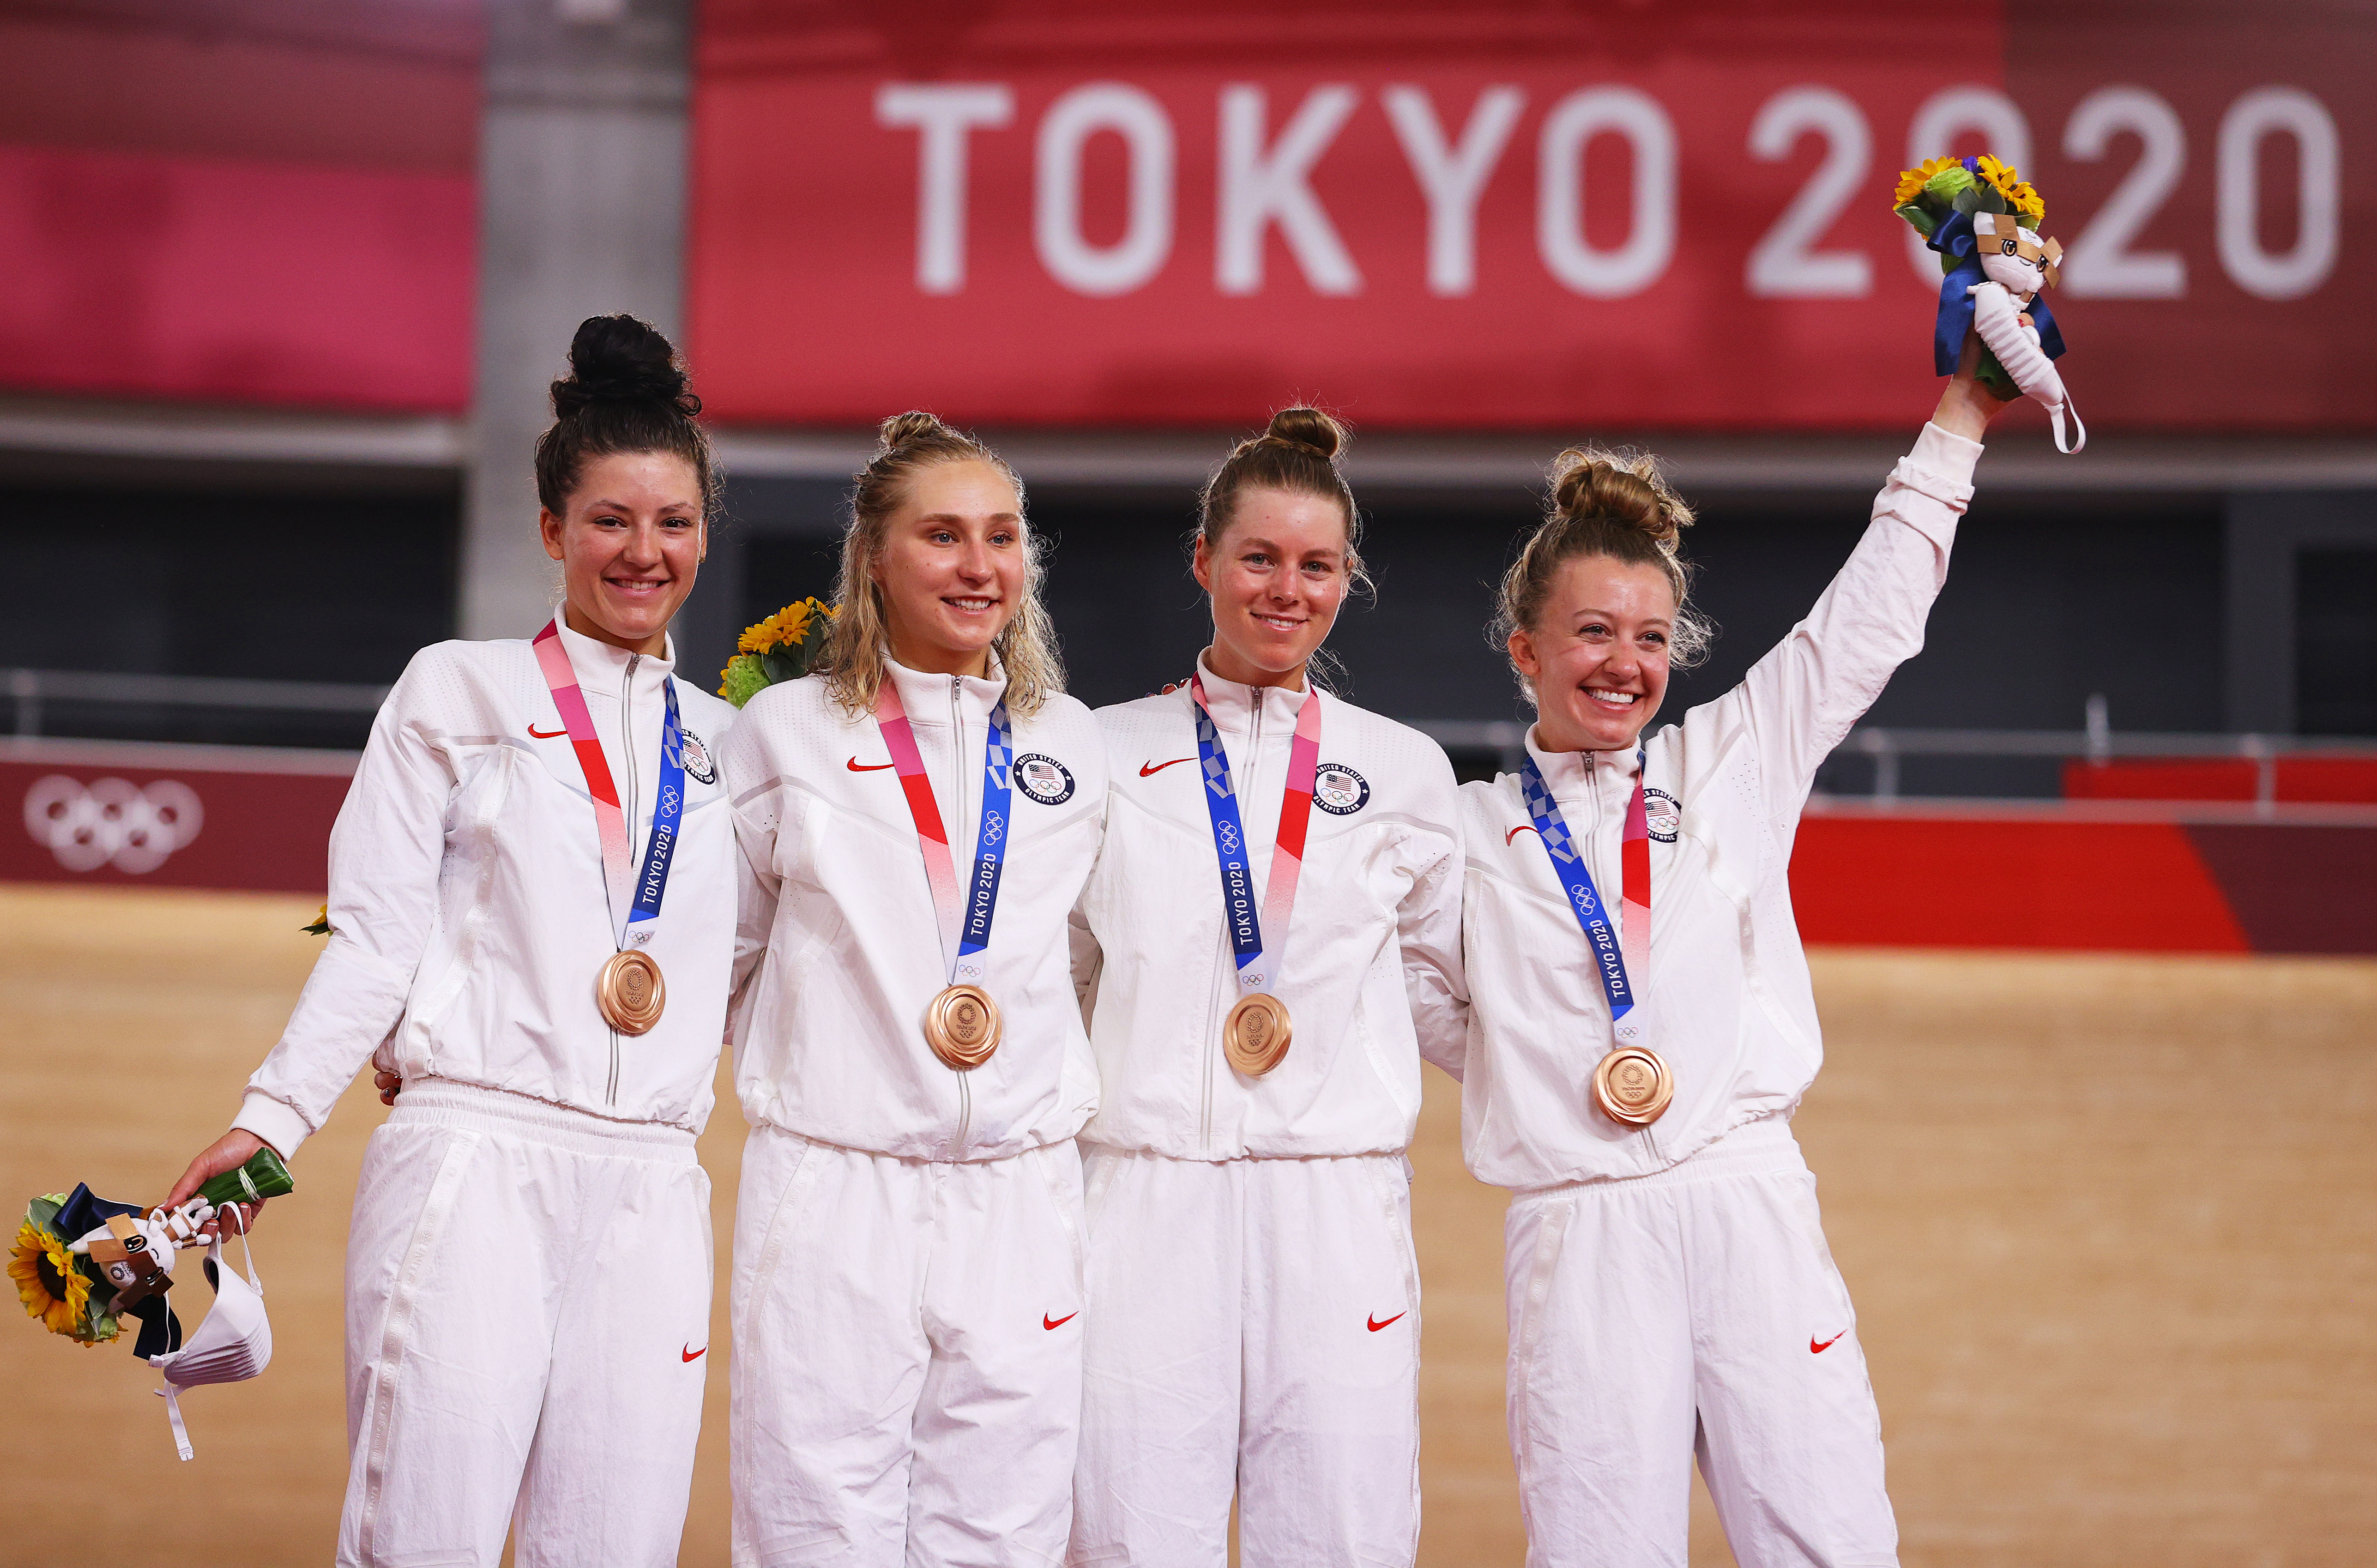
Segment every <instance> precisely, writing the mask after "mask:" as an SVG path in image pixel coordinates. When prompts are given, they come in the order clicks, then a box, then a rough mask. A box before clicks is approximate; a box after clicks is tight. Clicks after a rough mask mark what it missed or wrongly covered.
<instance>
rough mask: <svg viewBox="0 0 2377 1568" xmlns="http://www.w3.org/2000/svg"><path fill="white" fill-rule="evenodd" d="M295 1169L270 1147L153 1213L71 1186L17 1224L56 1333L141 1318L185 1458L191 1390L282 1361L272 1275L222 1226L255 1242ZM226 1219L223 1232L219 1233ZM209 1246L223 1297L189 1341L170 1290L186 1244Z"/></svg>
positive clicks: (109, 1328)
mask: <svg viewBox="0 0 2377 1568" xmlns="http://www.w3.org/2000/svg"><path fill="white" fill-rule="evenodd" d="M295 1186H296V1184H295V1183H294V1182H293V1181H292V1180H291V1179H290V1177H289V1168H288V1167H286V1166H285V1165H283V1164H282V1163H281V1156H280V1155H276V1154H274V1153H273V1152H272V1151H271V1150H270V1149H263V1150H259V1151H258V1152H257V1155H255V1157H254V1158H252V1159H250V1160H248V1161H247V1163H246V1164H245V1165H242V1166H240V1167H236V1168H234V1169H232V1170H228V1171H225V1172H223V1173H222V1174H221V1175H220V1176H218V1177H215V1178H214V1179H212V1180H210V1181H208V1182H207V1183H206V1184H205V1185H204V1186H202V1187H200V1188H199V1189H198V1191H197V1195H196V1196H194V1197H192V1198H190V1199H188V1200H187V1201H185V1202H184V1203H181V1204H179V1205H178V1206H175V1207H171V1208H168V1207H165V1206H162V1205H160V1206H158V1207H156V1208H152V1209H150V1210H149V1211H148V1212H147V1213H146V1214H143V1213H142V1211H141V1210H140V1208H139V1207H138V1206H137V1205H136V1204H132V1203H114V1202H113V1201H111V1200H109V1199H106V1198H102V1197H99V1196H97V1195H96V1194H94V1193H93V1192H92V1191H91V1190H90V1188H89V1187H88V1186H84V1185H77V1187H76V1188H75V1190H74V1191H72V1192H70V1193H65V1194H59V1193H51V1194H48V1195H47V1196H44V1197H39V1198H35V1199H34V1200H33V1201H32V1202H31V1203H28V1204H27V1205H26V1207H25V1217H24V1220H23V1221H22V1223H20V1224H19V1225H18V1227H17V1244H16V1249H15V1251H14V1253H13V1255H12V1256H11V1257H10V1258H9V1260H8V1275H9V1277H10V1278H11V1279H13V1280H15V1281H16V1285H17V1298H18V1300H20V1301H22V1302H23V1303H24V1306H25V1311H26V1312H27V1313H28V1314H30V1316H32V1317H33V1318H35V1319H37V1320H38V1321H39V1322H40V1323H41V1324H42V1327H44V1328H46V1329H48V1330H49V1331H50V1332H51V1333H52V1334H55V1335H63V1336H65V1337H66V1338H68V1339H71V1340H73V1341H75V1343H77V1344H78V1345H101V1344H104V1343H106V1342H107V1341H108V1340H111V1339H113V1338H115V1337H117V1336H118V1335H120V1334H122V1333H123V1331H124V1324H123V1320H124V1319H125V1318H135V1319H137V1320H138V1321H139V1325H140V1326H139V1332H138V1335H137V1337H136V1338H135V1340H134V1343H133V1347H132V1349H133V1354H134V1355H136V1356H137V1357H139V1358H140V1359H142V1360H144V1361H147V1362H148V1363H149V1365H150V1366H153V1367H155V1368H157V1369H158V1370H159V1371H162V1372H163V1373H164V1374H165V1386H164V1387H163V1388H161V1389H160V1390H159V1391H158V1392H159V1393H160V1394H162V1395H163V1396H164V1399H165V1404H166V1411H167V1414H168V1416H169V1417H170V1418H171V1419H172V1421H173V1441H174V1444H175V1446H176V1447H177V1448H178V1449H179V1450H180V1452H181V1455H182V1457H183V1458H185V1459H187V1458H188V1457H190V1440H189V1436H188V1433H187V1432H186V1431H185V1429H184V1428H183V1425H182V1409H181V1403H180V1400H179V1397H178V1393H179V1391H180V1390H181V1389H184V1388H190V1387H195V1386H196V1385H197V1384H199V1383H202V1382H241V1381H243V1380H245V1379H247V1378H252V1377H254V1376H256V1375H257V1373H258V1372H260V1371H264V1369H265V1366H266V1365H267V1363H269V1361H270V1360H271V1359H272V1325H271V1323H269V1321H268V1320H267V1318H266V1317H265V1312H264V1301H263V1293H264V1285H263V1281H261V1280H260V1279H258V1278H257V1273H256V1258H255V1255H254V1253H253V1251H250V1253H249V1255H248V1259H247V1277H246V1278H245V1280H243V1279H242V1278H241V1277H240V1276H239V1275H238V1274H237V1273H236V1272H234V1271H232V1270H229V1269H226V1268H224V1267H223V1266H222V1239H221V1235H220V1234H219V1232H220V1230H221V1225H222V1224H231V1225H234V1226H236V1227H238V1229H239V1231H240V1234H241V1237H242V1239H243V1243H245V1236H246V1228H247V1219H246V1215H247V1212H248V1211H247V1209H246V1208H245V1207H243V1205H251V1204H257V1203H262V1202H263V1201H264V1200H265V1199H267V1198H277V1197H279V1196H281V1194H282V1193H285V1192H289V1191H294V1190H295ZM209 1226H213V1227H215V1229H216V1231H217V1232H218V1234H214V1235H209V1234H207V1227H209ZM201 1247H202V1248H204V1249H206V1253H207V1256H206V1259H205V1268H206V1275H207V1283H208V1284H209V1285H210V1286H212V1287H214V1291H215V1304H214V1308H213V1310H212V1311H209V1313H208V1314H207V1319H206V1321H205V1322H204V1323H201V1324H199V1325H198V1329H197V1333H196V1334H194V1335H190V1336H189V1338H188V1339H187V1340H186V1342H185V1339H184V1337H183V1335H182V1324H181V1320H180V1319H178V1318H176V1317H175V1316H174V1315H173V1308H172V1307H171V1306H170V1305H168V1303H167V1301H166V1299H165V1293H166V1292H167V1291H169V1290H171V1289H173V1285H174V1263H175V1259H176V1256H177V1254H178V1253H180V1252H182V1251H188V1250H190V1249H193V1248H201Z"/></svg>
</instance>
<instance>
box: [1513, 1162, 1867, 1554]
mask: <svg viewBox="0 0 2377 1568" xmlns="http://www.w3.org/2000/svg"><path fill="white" fill-rule="evenodd" d="M1505 1234H1506V1239H1507V1251H1506V1254H1505V1259H1506V1262H1505V1269H1506V1275H1507V1286H1508V1290H1509V1310H1510V1323H1511V1364H1510V1416H1511V1451H1512V1453H1513V1454H1516V1455H1517V1457H1518V1465H1519V1489H1520V1495H1521V1502H1522V1506H1523V1509H1524V1511H1525V1514H1526V1523H1527V1562H1528V1568H1588V1565H1589V1568H1605V1565H1606V1568H1670V1565H1672V1568H1683V1564H1684V1563H1685V1562H1686V1561H1687V1559H1688V1557H1689V1551H1688V1549H1687V1534H1688V1521H1689V1515H1690V1496H1691V1471H1690V1465H1691V1456H1692V1454H1694V1452H1695V1451H1697V1453H1698V1454H1699V1456H1700V1464H1701V1474H1702V1476H1703V1477H1704V1478H1706V1479H1707V1481H1708V1487H1709V1495H1710V1497H1711V1499H1712V1500H1714V1502H1715V1503H1716V1510H1717V1515H1718V1517H1719V1518H1720V1519H1721V1520H1722V1521H1723V1522H1724V1525H1725V1531H1726V1539H1727V1540H1728V1541H1729V1542H1730V1544H1731V1545H1732V1548H1733V1554H1734V1558H1735V1560H1736V1561H1737V1562H1739V1563H1740V1564H1741V1565H1742V1568H1785V1565H1786V1564H1787V1565H1793V1568H1798V1565H1807V1568H1816V1565H1819V1564H1821V1565H1822V1568H1894V1565H1895V1564H1896V1562H1898V1526H1897V1524H1896V1522H1895V1521H1894V1520H1893V1517H1892V1514H1891V1511H1890V1498H1889V1496H1888V1495H1887V1494H1886V1493H1885V1492H1884V1491H1883V1490H1882V1478H1881V1415H1880V1413H1879V1411H1878V1410H1877V1408H1876V1406H1875V1405H1874V1398H1873V1385H1872V1384H1871V1383H1870V1382H1868V1381H1867V1379H1866V1370H1865V1353H1864V1352H1863V1351H1862V1350H1861V1349H1859V1348H1858V1346H1857V1318H1856V1314H1855V1313H1854V1312H1853V1311H1851V1310H1850V1307H1849V1297H1848V1290H1847V1287H1845V1286H1844V1285H1843V1284H1842V1283H1841V1276H1840V1271H1839V1270H1838V1269H1836V1268H1834V1266H1833V1257H1832V1251H1831V1249H1830V1248H1829V1247H1827V1246H1826V1245H1825V1243H1824V1232H1823V1227H1822V1221H1821V1220H1820V1218H1819V1217H1818V1215H1817V1212H1816V1179H1815V1178H1814V1177H1813V1176H1811V1175H1810V1174H1809V1171H1808V1167H1807V1164H1806V1162H1805V1161H1804V1160H1802V1159H1801V1158H1800V1156H1799V1145H1798V1142H1797V1140H1795V1139H1794V1138H1793V1137H1792V1136H1791V1128H1790V1124H1789V1123H1788V1122H1787V1121H1785V1120H1783V1119H1779V1118H1775V1119H1767V1120H1763V1121H1756V1122H1752V1123H1750V1125H1749V1126H1747V1127H1744V1128H1741V1129H1738V1130H1737V1131H1733V1132H1730V1133H1727V1134H1726V1136H1724V1137H1723V1138H1720V1139H1719V1140H1717V1142H1715V1143H1712V1144H1711V1145H1709V1147H1708V1148H1707V1149H1706V1150H1704V1151H1703V1152H1702V1153H1701V1154H1698V1155H1693V1156H1692V1157H1691V1158H1690V1159H1688V1160H1686V1161H1684V1162H1683V1163H1682V1164H1680V1165H1677V1166H1672V1167H1668V1168H1667V1169H1666V1170H1662V1171H1657V1172H1654V1174H1652V1175H1649V1176H1639V1177H1630V1178H1623V1179H1615V1180H1603V1181H1586V1182H1574V1183H1571V1184H1570V1185H1567V1186H1563V1187H1549V1188H1541V1189H1536V1190H1534V1191H1525V1192H1521V1193H1519V1194H1517V1195H1516V1196H1515V1197H1514V1198H1513V1199H1512V1201H1511V1208H1510V1213H1509V1216H1508V1218H1507V1220H1506V1221H1505Z"/></svg>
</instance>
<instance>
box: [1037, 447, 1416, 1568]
mask: <svg viewBox="0 0 2377 1568" xmlns="http://www.w3.org/2000/svg"><path fill="white" fill-rule="evenodd" d="M1339 434H1340V433H1339V431H1338V428H1337V426H1336V425H1335V423H1334V422H1333V421H1332V420H1330V419H1329V418H1328V417H1327V416H1326V415H1324V414H1320V413H1316V412H1315V411H1313V410H1310V409H1291V410H1288V411H1286V412H1285V413H1281V414H1280V415H1278V416H1277V417H1276V418H1274V419H1273V420H1272V424H1271V428H1270V430H1269V431H1268V432H1266V433H1265V434H1264V435H1262V436H1260V437H1256V438H1255V439H1253V440H1249V441H1246V442H1243V443H1241V444H1240V445H1239V446H1238V448H1237V449H1236V451H1235V452H1234V453H1233V454H1232V455H1231V457H1230V458H1229V460H1228V461H1226V462H1224V464H1223V465H1222V467H1221V469H1220V470H1219V472H1218V473H1216V474H1215V475H1214V477H1213V479H1212V482H1211V483H1210V484H1209V485H1207V487H1206V491H1205V495H1204V502H1203V521H1202V525H1201V528H1200V533H1199V536H1198V541H1197V551H1196V572H1197V578H1198V581H1200V583H1201V584H1203V586H1204V587H1205V588H1206V590H1207V592H1209V593H1210V594H1211V596H1212V612H1213V628H1214V629H1213V641H1212V646H1211V647H1210V648H1208V649H1207V650H1206V652H1204V654H1203V655H1202V656H1201V657H1200V659H1199V660H1198V663H1197V669H1196V673H1195V676H1193V677H1192V678H1191V679H1190V680H1189V681H1185V682H1183V683H1182V684H1181V685H1179V686H1177V687H1176V688H1170V689H1168V690H1166V691H1165V693H1163V694H1161V695H1159V696H1154V697H1149V698H1144V699H1142V700H1139V701H1136V702H1126V703H1123V704H1121V705H1120V706H1118V707H1113V708H1107V709H1104V710H1102V711H1101V712H1099V714H1098V722H1099V724H1100V725H1101V726H1102V728H1103V729H1104V731H1105V747H1106V755H1107V760H1108V763H1109V767H1110V770H1111V773H1112V777H1113V779H1114V784H1113V791H1114V794H1113V798H1112V800H1111V802H1110V803H1109V805H1108V808H1107V820H1106V839H1105V849H1104V851H1103V852H1102V853H1101V855H1100V856H1099V859H1098V864H1097V869H1096V871H1095V872H1094V873H1093V876H1092V878H1091V880H1090V885H1089V888H1088V890H1087V891H1086V892H1084V894H1083V896H1082V899H1081V916H1080V917H1079V919H1078V921H1077V925H1078V926H1079V928H1080V940H1081V943H1082V947H1083V957H1082V959H1081V962H1080V963H1078V964H1077V969H1078V970H1079V972H1080V973H1081V976H1082V978H1083V981H1084V984H1085V987H1086V989H1087V991H1088V995H1089V999H1090V1005H1091V1007H1092V1023H1091V1038H1092V1040H1093V1044H1094V1046H1095V1047H1096V1051H1097V1064H1098V1071H1099V1077H1100V1093H1101V1095H1102V1104H1101V1107H1100V1109H1099V1111H1098V1114H1097V1116H1096V1118H1095V1119H1093V1120H1092V1121H1091V1123H1090V1125H1089V1127H1088V1129H1087V1131H1084V1133H1083V1134H1082V1142H1083V1144H1084V1146H1085V1148H1086V1149H1087V1151H1088V1159H1087V1161H1086V1167H1087V1171H1088V1179H1089V1213H1090V1236H1091V1244H1090V1291H1089V1305H1088V1309H1087V1313H1086V1316H1085V1319H1084V1321H1085V1322H1087V1323H1088V1324H1089V1335H1088V1343H1087V1345H1086V1347H1085V1354H1086V1357H1087V1367H1086V1375H1085V1394H1084V1400H1083V1415H1082V1434H1081V1467H1080V1474H1079V1478H1078V1479H1077V1482H1076V1486H1075V1518H1074V1528H1073V1549H1072V1552H1071V1556H1070V1559H1069V1561H1070V1562H1074V1563H1076V1564H1092V1563H1129V1564H1132V1565H1134V1568H1168V1565H1171V1564H1196V1565H1198V1568H1219V1565H1220V1564H1221V1563H1222V1562H1224V1555H1225V1550H1226V1545H1227V1537H1228V1530H1229V1515H1230V1500H1231V1495H1232V1492H1233V1490H1235V1491H1236V1495H1237V1500H1238V1524H1239V1542H1240V1547H1241V1550H1242V1555H1243V1558H1244V1561H1245V1562H1248V1564H1250V1565H1254V1564H1296V1565H1297V1568H1323V1565H1328V1564H1346V1565H1348V1568H1350V1565H1352V1564H1355V1563H1368V1564H1381V1563H1383V1564H1392V1563H1398V1562H1404V1563H1407V1562H1411V1561H1412V1559H1413V1556H1414V1553H1415V1549H1416V1545H1417V1536H1418V1527H1419V1496H1418V1367H1419V1278H1418V1273H1417V1269H1416V1267H1415V1263H1414V1258H1413V1252H1412V1243H1411V1219H1410V1203H1409V1197H1410V1194H1409V1174H1408V1173H1409V1167H1407V1166H1406V1165H1405V1164H1404V1157H1403V1155H1404V1148H1405V1147H1406V1146H1407V1145H1408V1144H1409V1143H1410V1142H1411V1136H1412V1129H1413V1126H1414V1124H1415V1120H1416V1118H1417V1116H1418V1112H1419V1102H1420V1060H1421V1057H1422V1054H1423V1053H1424V1052H1425V1053H1427V1054H1428V1055H1430V1056H1431V1057H1433V1058H1434V1059H1438V1060H1439V1061H1450V1060H1451V1059H1453V1057H1454V1056H1455V1055H1456V1053H1457V1052H1458V1050H1459V1048H1460V1045H1461V1041H1462V1038H1463V1018H1462V1009H1463V999H1462V987H1461V976H1460V954H1459V925H1460V908H1461V854H1460V845H1459V843H1458V839H1457V836H1456V833H1455V829H1454V812H1455V809H1456V808H1455V801H1454V790H1453V777H1452V769H1451V764H1450V763H1448V762H1447V761H1446V760H1445V756H1444V753H1443V752H1442V751H1441V750H1440V749H1439V748H1438V747H1437V746H1436V745H1435V743H1434V742H1432V741H1430V740H1428V739H1427V737H1425V736H1421V735H1419V734H1417V733H1416V732H1415V731H1413V730H1410V729H1406V728H1405V727H1404V726H1403V725H1401V724H1393V723H1391V722H1389V721H1388V720H1385V719H1382V718H1380V717H1379V716H1378V715H1376V714H1374V713H1370V712H1365V711H1364V710H1362V709H1360V708H1357V707H1356V706H1354V705H1353V704H1352V703H1350V702H1347V701H1344V700H1341V699H1338V698H1336V697H1334V696H1332V695H1329V694H1327V693H1324V692H1321V691H1320V690H1318V689H1317V688H1316V687H1315V685H1314V683H1313V681H1312V679H1311V677H1310V672H1309V669H1308V664H1309V661H1310V660H1311V659H1312V657H1313V655H1314V654H1315V653H1316V652H1318V650H1319V648H1320V642H1321V640H1322V639H1323V638H1324V637H1326V636H1327V635H1328V632H1329V628H1330V627H1331V626H1332V624H1333V622H1334V621H1335V618H1336V615H1337V611H1338V608H1339V606H1340V605H1341V604H1343V603H1344V596H1345V593H1346V590H1347V587H1348V585H1349V583H1350V582H1351V581H1354V580H1355V579H1356V577H1357V576H1358V573H1359V571H1360V562H1359V558H1358V557H1356V554H1355V550H1354V545H1355V538H1354V529H1355V519H1356V513H1355V509H1354V502H1353V497H1352V496H1351V494H1350V493H1348V491H1347V490H1346V488H1345V484H1344V479H1343V478H1342V477H1341V476H1340V475H1339V473H1338V472H1337V469H1336V466H1335V464H1334V462H1333V461H1332V458H1333V456H1334V453H1335V451H1336V449H1337V446H1338V441H1339ZM1283 871H1284V872H1285V873H1286V875H1285V876H1283ZM1250 1020H1251V1023H1249V1021H1250ZM1283 1043H1284V1046H1285V1054H1284V1056H1280V1055H1278V1049H1279V1047H1280V1046H1281V1044H1283Z"/></svg>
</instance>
